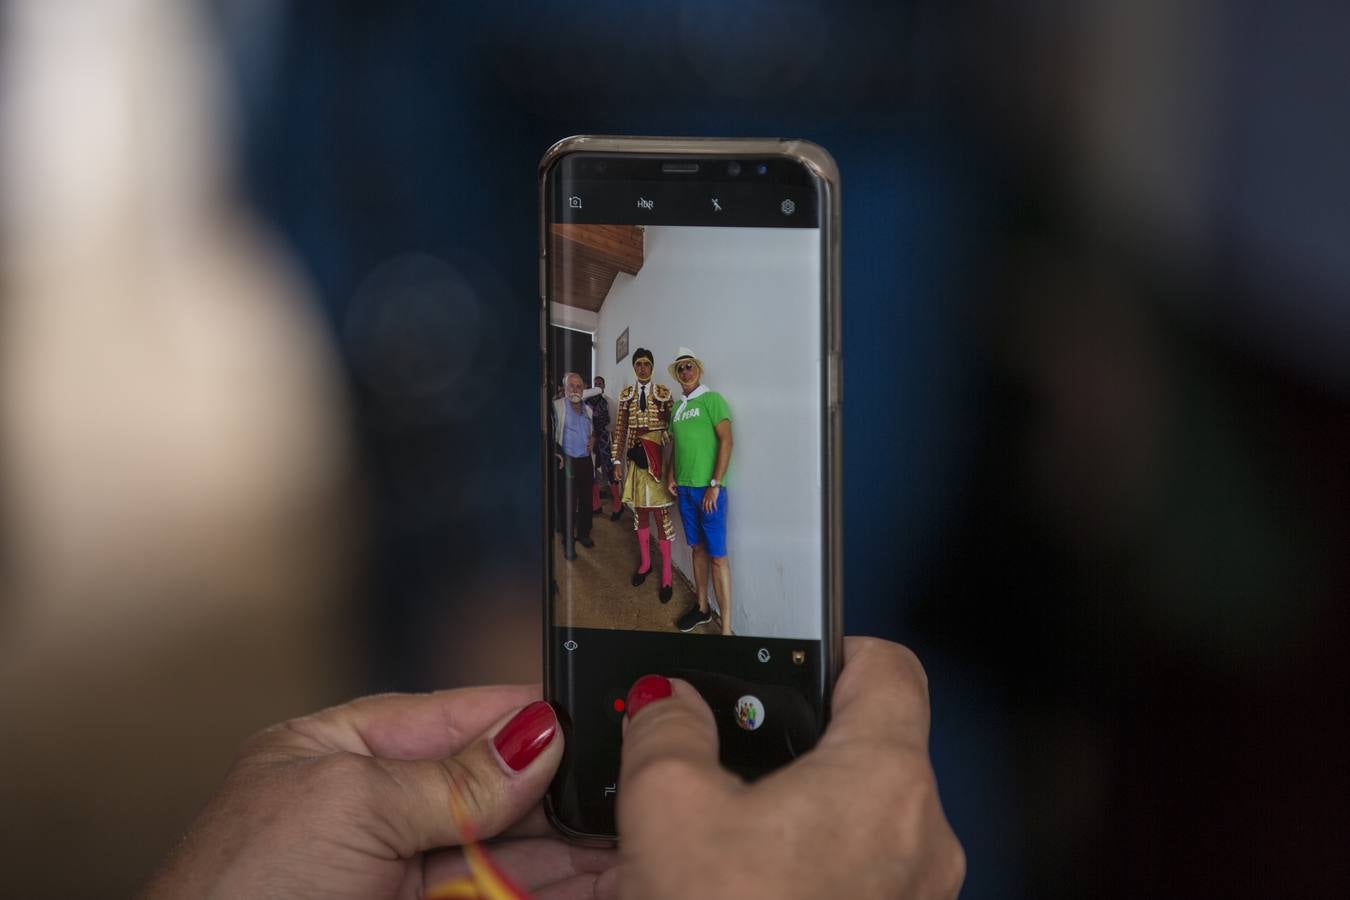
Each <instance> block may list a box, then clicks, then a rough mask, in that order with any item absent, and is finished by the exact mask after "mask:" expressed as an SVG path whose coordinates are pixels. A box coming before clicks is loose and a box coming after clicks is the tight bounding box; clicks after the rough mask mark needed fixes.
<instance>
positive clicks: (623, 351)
mask: <svg viewBox="0 0 1350 900" xmlns="http://www.w3.org/2000/svg"><path fill="white" fill-rule="evenodd" d="M627 358H628V329H627V328H625V329H624V330H623V334H621V335H619V337H618V340H616V341H615V342H614V363H615V365H617V364H619V363H621V362H623V361H624V360H625V359H627Z"/></svg>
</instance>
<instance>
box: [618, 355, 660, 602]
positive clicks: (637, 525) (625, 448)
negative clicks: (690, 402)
mask: <svg viewBox="0 0 1350 900" xmlns="http://www.w3.org/2000/svg"><path fill="white" fill-rule="evenodd" d="M633 372H634V373H635V374H636V375H637V379H638V383H637V384H635V385H629V386H628V387H626V388H624V389H623V393H621V394H620V395H619V403H618V407H619V408H618V411H617V414H616V417H615V420H614V434H613V437H612V438H611V439H610V446H609V449H610V454H609V455H610V459H611V460H613V462H614V475H615V477H619V476H620V475H622V477H623V502H624V503H626V504H627V505H629V506H631V507H632V508H633V530H634V531H635V532H637V542H638V567H637V571H635V572H634V573H633V577H632V579H631V580H632V584H633V587H637V586H638V585H640V584H642V582H643V581H645V580H646V579H647V575H648V574H650V573H651V570H652V558H651V550H650V549H649V545H648V541H649V540H650V539H651V517H652V516H653V515H655V516H656V520H657V523H658V525H659V527H660V529H661V532H660V536H659V537H658V539H657V546H658V547H659V548H660V550H661V589H660V591H659V592H658V596H659V597H660V598H661V602H662V603H666V602H668V601H669V600H670V595H671V592H672V591H671V571H670V546H671V541H673V540H674V539H675V526H674V523H672V522H671V520H670V507H671V505H672V504H673V503H674V502H675V501H674V498H672V497H671V496H670V494H669V492H667V491H666V485H665V476H666V471H665V468H666V464H667V459H666V457H667V455H668V454H667V453H666V442H667V441H666V429H667V427H669V425H670V409H671V406H672V405H673V398H672V397H671V393H670V389H669V388H667V387H666V386H664V385H660V384H654V383H653V382H652V352H651V351H650V350H647V349H646V348H643V347H639V348H638V349H636V350H634V351H633Z"/></svg>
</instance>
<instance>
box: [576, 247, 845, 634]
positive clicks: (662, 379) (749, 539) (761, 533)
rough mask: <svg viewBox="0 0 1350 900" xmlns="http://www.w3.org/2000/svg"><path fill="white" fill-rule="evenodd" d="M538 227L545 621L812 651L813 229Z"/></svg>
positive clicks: (817, 427)
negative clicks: (542, 297) (760, 640)
mask: <svg viewBox="0 0 1350 900" xmlns="http://www.w3.org/2000/svg"><path fill="white" fill-rule="evenodd" d="M549 227H550V230H551V233H550V242H551V254H552V265H553V273H552V274H553V277H552V283H553V285H554V287H553V292H552V297H551V302H550V319H551V323H552V326H553V327H552V331H553V334H552V344H551V346H552V353H551V357H552V361H553V365H552V368H553V372H552V378H553V380H554V385H553V386H554V388H555V394H554V396H555V399H554V400H553V401H552V403H551V405H550V415H549V419H550V423H549V424H550V428H551V434H550V438H551V443H552V450H553V460H552V464H551V465H550V466H549V472H550V480H551V484H550V485H549V489H550V501H551V513H552V514H551V520H552V521H551V525H552V528H553V533H552V534H553V539H552V542H551V547H552V549H551V552H552V571H553V573H554V574H553V577H554V600H553V602H554V610H553V621H554V624H555V625H557V626H564V627H572V628H607V629H627V630H639V631H664V632H686V633H691V634H701V635H717V634H722V635H729V634H737V635H745V636H754V637H781V638H806V639H814V640H818V639H820V638H821V630H822V620H821V609H822V596H823V590H824V588H823V583H822V577H823V539H822V496H821V484H822V480H821V479H822V472H821V452H822V449H821V441H822V415H823V410H822V409H821V399H820V398H821V377H822V374H821V373H822V366H821V327H822V326H821V296H820V290H821V287H820V285H821V279H820V274H821V273H820V265H821V262H820V252H821V251H820V232H819V229H816V228H729V227H694V226H676V225H647V226H641V225H588V224H556V223H555V224H552V225H550V226H549Z"/></svg>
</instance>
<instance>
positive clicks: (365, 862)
mask: <svg viewBox="0 0 1350 900" xmlns="http://www.w3.org/2000/svg"><path fill="white" fill-rule="evenodd" d="M538 696H539V688H538V686H537V685H536V686H534V687H525V686H516V687H487V688H468V689H464V690H455V691H439V692H437V693H434V694H420V695H412V694H388V695H384V696H379V697H366V698H363V699H360V700H356V701H353V702H352V703H348V704H346V705H344V706H338V707H334V708H332V709H327V710H324V711H323V712H319V713H315V714H314V715H310V716H306V717H304V718H301V719H294V720H292V721H289V722H285V723H283V724H281V725H277V726H274V727H272V728H269V729H267V730H265V731H262V732H260V733H259V734H257V735H255V736H254V737H252V738H250V739H249V741H248V742H247V743H246V744H245V747H244V750H243V752H242V753H241V754H240V756H239V758H238V759H237V760H236V762H235V764H234V766H233V767H232V768H231V770H230V772H229V774H228V775H227V776H226V778H225V783H224V784H223V785H222V786H221V788H220V789H219V790H218V791H217V792H216V795H215V796H214V797H213V798H212V799H211V801H210V802H209V803H208V804H207V806H206V809H205V810H204V811H203V812H202V813H201V815H200V816H198V818H197V821H196V822H195V823H194V824H193V825H192V828H191V829H190V830H189V832H188V835H187V837H186V838H185V839H184V840H183V841H182V843H180V844H179V846H178V847H177V848H175V849H174V851H173V852H172V853H171V854H170V855H169V858H168V859H166V860H165V861H164V863H163V864H162V865H161V867H160V870H159V872H158V873H157V874H156V875H155V877H154V879H153V880H152V882H151V883H150V885H149V887H148V888H147V890H146V894H145V896H146V897H148V898H159V897H335V898H343V897H351V898H362V900H366V898H373V897H374V898H379V897H387V898H413V897H422V896H424V895H426V894H427V893H429V892H430V891H431V889H432V888H433V887H435V886H436V885H438V884H441V883H443V882H445V881H448V880H451V879H454V878H457V877H462V876H463V875H465V874H466V873H467V871H468V866H467V863H466V861H465V859H464V856H463V854H462V853H461V852H460V851H458V850H444V849H437V848H446V847H454V846H457V845H459V844H461V843H462V842H463V841H464V836H465V832H464V830H463V828H464V827H465V826H467V827H468V828H471V829H472V833H473V834H474V835H476V836H477V837H479V838H483V839H486V838H490V837H493V836H495V835H499V834H501V835H506V836H509V837H510V838H512V840H509V841H504V842H500V843H496V844H494V845H492V847H491V849H490V851H489V852H490V853H491V855H492V858H493V861H494V862H495V863H496V864H497V865H498V866H500V867H501V868H502V869H503V870H505V871H506V872H507V874H508V875H510V876H511V877H512V878H514V879H515V880H516V881H517V883H518V884H520V885H521V886H522V887H524V888H526V889H528V890H531V891H533V892H534V896H535V897H536V898H546V897H547V898H568V897H577V898H580V897H586V898H590V897H592V896H593V895H595V894H596V882H597V878H598V873H601V872H603V871H605V870H606V869H608V868H610V867H611V866H612V865H613V864H614V862H615V858H614V856H613V851H610V850H588V849H582V848H577V847H571V846H569V845H568V844H566V843H565V842H563V841H561V840H559V839H557V838H556V837H555V836H554V831H553V829H552V828H551V827H550V826H549V825H548V823H547V821H546V820H545V818H544V815H543V811H542V809H541V808H540V806H539V800H540V798H541V797H542V796H543V794H544V791H545V789H546V788H547V787H548V782H549V779H551V778H552V777H553V773H554V771H555V770H556V769H557V767H558V761H559V760H560V759H561V758H562V752H563V736H562V732H561V730H560V729H559V728H558V726H557V719H556V717H555V716H554V714H553V710H552V709H551V708H549V706H548V705H547V704H545V703H543V702H542V701H539V700H538ZM531 701H534V702H531ZM525 704H529V705H525ZM521 707H524V708H523V709H522V708H521ZM452 794H453V796H455V797H456V798H457V799H458V801H459V804H460V806H461V812H462V822H463V823H464V824H463V825H461V821H457V820H456V818H455V817H454V815H453V814H452V812H451V796H452ZM611 879H612V876H611Z"/></svg>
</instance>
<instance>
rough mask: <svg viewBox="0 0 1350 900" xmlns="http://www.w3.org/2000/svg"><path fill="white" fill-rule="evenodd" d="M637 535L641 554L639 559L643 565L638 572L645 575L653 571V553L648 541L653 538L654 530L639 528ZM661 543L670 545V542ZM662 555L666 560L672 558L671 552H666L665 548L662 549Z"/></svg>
mask: <svg viewBox="0 0 1350 900" xmlns="http://www.w3.org/2000/svg"><path fill="white" fill-rule="evenodd" d="M637 534H638V554H639V555H638V559H639V560H640V561H641V563H642V564H641V565H639V566H638V571H639V572H641V573H643V574H644V575H645V574H646V573H648V572H650V571H651V570H652V551H651V550H650V549H649V548H648V547H647V540H648V539H649V538H650V537H651V536H652V530H651V529H650V528H639V529H638V533H637ZM661 543H662V544H667V543H669V541H662V542H661ZM662 554H663V555H664V556H665V557H666V559H669V558H670V554H669V551H668V550H666V549H665V548H663V549H662Z"/></svg>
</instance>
